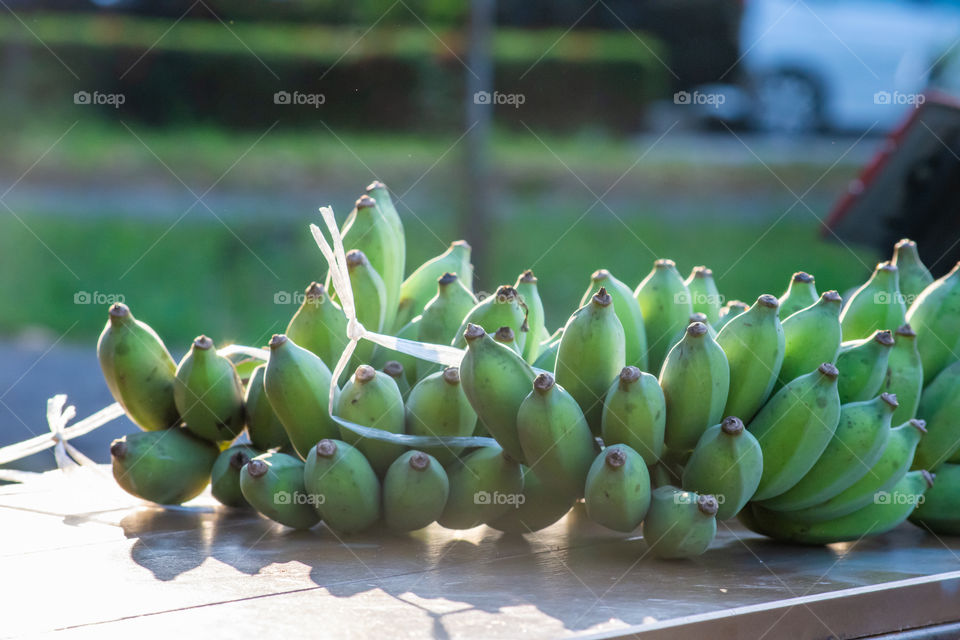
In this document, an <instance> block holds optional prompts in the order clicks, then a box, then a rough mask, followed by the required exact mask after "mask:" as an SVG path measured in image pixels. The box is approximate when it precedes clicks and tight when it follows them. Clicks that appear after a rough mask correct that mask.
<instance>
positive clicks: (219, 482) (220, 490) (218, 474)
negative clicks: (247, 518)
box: [210, 445, 263, 509]
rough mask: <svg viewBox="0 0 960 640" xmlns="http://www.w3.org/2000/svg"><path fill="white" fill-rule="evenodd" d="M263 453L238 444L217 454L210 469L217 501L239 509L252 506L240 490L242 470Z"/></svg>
mask: <svg viewBox="0 0 960 640" xmlns="http://www.w3.org/2000/svg"><path fill="white" fill-rule="evenodd" d="M261 453H263V452H262V451H257V450H256V449H254V448H253V447H248V446H246V445H237V446H234V447H230V448H229V449H225V450H224V451H223V452H222V453H221V454H220V455H219V456H217V460H216V462H214V463H213V468H212V469H210V493H212V494H213V497H214V498H216V499H217V502H219V503H220V504H222V505H225V506H228V507H236V508H238V509H240V508H244V507H249V506H250V503H248V502H247V499H246V498H244V497H243V494H242V493H241V492H240V470H241V469H242V468H243V465H245V464H247V463H248V462H250V460H252V459H253V458H256V457H257V456H259V455H260V454H261Z"/></svg>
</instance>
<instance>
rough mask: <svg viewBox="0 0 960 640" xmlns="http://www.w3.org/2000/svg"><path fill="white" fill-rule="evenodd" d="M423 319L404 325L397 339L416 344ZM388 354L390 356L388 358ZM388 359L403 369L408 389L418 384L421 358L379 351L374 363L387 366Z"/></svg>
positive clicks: (375, 355)
mask: <svg viewBox="0 0 960 640" xmlns="http://www.w3.org/2000/svg"><path fill="white" fill-rule="evenodd" d="M421 318H422V316H417V317H416V318H414V319H413V320H411V321H410V322H408V323H407V324H405V325H403V327H401V329H400V331H398V332H397V336H396V337H398V338H404V339H405V340H413V341H414V342H416V341H417V340H419V339H420V320H421ZM361 342H362V341H361ZM387 353H389V354H390V355H389V356H387V355H386V354H387ZM381 356H382V358H381ZM387 357H390V358H393V361H394V362H397V363H398V364H399V365H400V366H401V367H402V368H403V375H404V377H405V378H406V380H407V386H408V387H412V386H413V385H415V384H417V366H418V364H419V362H420V359H419V358H417V357H416V356H411V355H409V354H406V353H403V352H400V351H393V352H387V351H386V350H385V349H378V350H377V351H376V353H375V354H374V362H377V363H378V364H380V365H381V366H386V363H387V362H388V361H387V360H386V359H385V358H387ZM380 359H383V362H378V360H380ZM431 364H432V363H431ZM399 384H400V383H399V382H397V385H399Z"/></svg>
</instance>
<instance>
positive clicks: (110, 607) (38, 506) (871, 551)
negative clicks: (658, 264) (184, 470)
mask: <svg viewBox="0 0 960 640" xmlns="http://www.w3.org/2000/svg"><path fill="white" fill-rule="evenodd" d="M0 532H2V534H0V536H2V539H3V540H4V542H5V544H4V545H2V547H0V576H2V579H3V581H2V584H3V585H4V586H3V587H2V589H3V590H4V591H5V592H6V595H4V596H3V597H2V598H0V601H3V602H4V604H5V606H4V607H3V608H4V609H5V611H4V613H3V615H2V616H0V618H2V619H0V635H3V636H18V635H31V636H35V635H43V634H45V633H47V632H51V631H55V630H64V629H65V630H67V631H68V634H67V635H75V636H91V637H97V638H99V637H102V636H103V634H104V633H108V634H111V635H119V634H121V633H122V634H124V635H125V637H134V635H132V634H142V633H147V632H149V637H155V636H156V635H157V633H158V631H169V632H171V633H183V631H184V630H189V632H190V634H191V635H196V634H197V633H198V632H201V631H204V630H206V631H215V632H217V635H218V636H221V635H226V633H227V632H230V633H234V634H235V633H237V632H243V633H244V635H245V636H246V637H258V636H256V635H252V636H251V635H250V632H253V633H254V634H256V633H257V632H260V631H262V632H267V633H270V635H269V636H260V637H283V636H282V635H279V634H283V633H290V634H298V633H299V634H302V633H304V632H309V633H310V634H311V635H313V636H318V637H344V638H360V637H381V636H382V637H391V638H419V637H429V636H434V637H440V638H484V639H488V638H514V637H519V636H523V637H527V638H554V637H562V636H572V635H595V636H600V637H619V636H621V635H625V634H628V633H629V634H633V633H635V632H641V633H640V634H639V635H640V637H643V636H644V634H643V633H642V632H644V631H651V632H652V631H653V630H655V629H657V628H663V627H664V626H670V625H671V624H674V623H678V622H677V621H678V620H679V619H683V620H696V619H697V618H696V617H697V616H700V617H704V616H706V617H707V618H710V617H711V616H719V617H728V616H734V617H736V616H740V615H741V614H743V615H746V614H748V613H749V612H751V611H753V612H755V611H756V610H758V609H763V608H764V607H768V606H770V605H778V604H782V603H783V602H784V601H786V602H787V603H788V604H790V606H789V608H783V609H781V610H782V611H784V612H785V613H784V614H782V615H770V616H768V617H767V618H765V619H762V620H760V621H757V620H754V621H753V622H752V623H751V624H752V625H753V626H750V627H748V629H749V633H750V637H757V638H759V637H764V638H767V639H771V638H779V637H784V638H788V637H789V638H795V637H830V636H831V635H834V636H837V637H849V633H848V632H835V631H834V629H832V628H831V627H832V626H833V624H835V623H833V622H831V621H830V620H828V619H827V617H826V616H828V615H829V614H828V613H823V614H822V615H821V614H818V613H817V611H818V609H816V608H814V607H813V606H808V605H807V604H805V603H813V604H815V603H817V602H822V601H823V600H824V599H826V600H831V601H832V599H833V598H835V597H837V596H844V595H849V594H857V593H863V592H864V591H865V590H864V589H863V588H866V591H868V592H869V591H870V590H871V589H873V588H875V587H876V586H877V585H880V586H881V587H883V588H885V589H887V588H891V587H890V585H891V584H892V585H893V587H896V588H899V587H900V585H910V584H913V583H916V582H924V581H926V580H929V578H924V579H922V580H916V579H917V578H922V577H924V576H934V577H935V579H940V578H950V577H952V578H955V580H953V581H952V582H950V583H949V587H950V589H954V591H950V592H949V594H948V595H949V597H950V598H953V600H949V601H948V602H954V603H956V607H954V611H953V612H952V613H949V614H947V613H945V614H944V616H942V619H940V620H937V621H939V622H942V621H945V620H947V619H953V620H960V591H956V589H957V588H960V538H947V537H936V536H933V535H930V534H928V533H926V532H924V531H922V530H920V529H918V528H916V527H913V526H911V525H903V526H902V527H900V528H899V529H897V530H895V531H893V532H891V533H890V534H887V535H885V536H881V537H877V538H870V539H864V540H861V541H859V542H857V543H845V544H835V545H830V546H827V547H797V546H788V545H781V544H778V543H775V542H772V541H769V540H766V539H764V538H762V537H760V536H757V535H755V534H753V533H750V532H748V531H746V530H744V529H743V528H741V527H740V526H739V525H737V524H736V523H735V522H728V523H721V524H720V526H719V532H718V536H717V539H716V540H715V541H714V543H713V545H712V546H711V548H710V550H709V551H708V552H707V553H706V554H704V555H703V556H701V557H699V558H696V559H693V560H685V561H669V562H668V561H661V560H657V559H654V558H652V557H650V556H649V555H648V554H646V553H645V552H646V546H645V544H644V542H643V540H642V538H641V537H640V536H639V532H638V535H635V536H631V537H627V536H623V535H618V534H614V533H612V532H609V531H606V530H604V529H601V528H600V527H597V526H595V525H593V524H592V523H590V522H589V521H588V520H587V519H586V517H585V516H584V514H583V513H582V511H581V510H580V509H579V508H578V509H574V510H573V511H572V512H571V513H570V514H568V515H567V517H565V518H564V519H563V520H561V521H560V522H558V523H557V524H555V525H553V526H552V527H550V528H548V529H546V530H544V531H541V532H537V533H536V534H530V535H526V536H509V535H504V534H501V533H499V532H497V531H494V530H492V529H489V528H486V527H478V528H476V529H472V530H469V531H461V532H454V531H447V530H445V529H442V528H440V527H438V526H436V525H433V526H431V527H428V528H427V529H424V530H422V531H419V532H415V533H413V534H409V535H404V536H398V535H396V534H390V533H387V532H382V531H376V532H371V533H367V534H362V535H355V536H351V537H349V538H347V537H338V536H337V535H335V534H334V533H333V532H331V531H330V530H328V529H326V528H325V527H323V526H319V527H316V528H315V529H313V530H311V531H304V532H297V531H292V530H290V529H286V528H284V527H282V526H280V525H277V524H274V523H272V522H270V521H268V520H266V519H264V518H261V517H259V516H257V515H255V514H252V513H249V512H243V511H237V510H231V509H226V508H224V507H221V506H219V505H217V504H216V502H215V501H213V499H212V498H211V497H210V496H209V494H205V495H203V496H201V497H199V498H197V499H196V500H194V501H193V502H191V503H189V505H188V506H187V507H182V508H179V509H164V508H161V507H157V506H155V505H150V504H147V503H143V502H140V501H137V500H136V499H135V498H132V497H130V496H127V495H126V494H124V493H122V492H121V491H120V490H119V489H117V488H116V487H115V485H113V484H112V479H111V478H109V477H108V476H106V475H104V476H98V475H97V473H94V472H92V471H80V472H77V473H73V474H68V475H64V474H60V473H59V472H56V473H50V474H45V475H44V476H42V477H39V478H37V479H35V480H31V481H29V482H27V483H25V484H23V485H7V486H2V487H0ZM949 572H957V573H955V574H953V575H952V576H951V574H950V573H949ZM910 579H914V581H913V582H910ZM945 585H947V582H943V583H941V584H940V588H941V591H940V592H942V591H943V589H944V588H946V586H945ZM858 588H860V590H859V591H858V590H857V589H858ZM940 592H937V593H940ZM924 599H926V598H924ZM852 601H853V600H851V602H852ZM893 602H894V603H896V602H897V601H896V599H894V600H893ZM11 604H13V605H14V606H10V605H11ZM845 606H846V605H845ZM894 606H896V604H894ZM938 606H940V605H938ZM941 608H942V606H941ZM819 610H822V609H819ZM786 612H789V613H790V615H786ZM848 614H849V611H848ZM936 615H937V616H939V615H940V614H939V613H937V614H936ZM690 616H693V618H690ZM683 620H680V622H682V621H683ZM930 621H932V620H928V621H927V623H929V622H930ZM678 624H679V623H678ZM917 624H919V623H917ZM758 625H762V626H758ZM678 628H679V627H678ZM801 628H803V629H804V632H803V633H802V634H801V633H800V629H801ZM754 632H755V635H754ZM293 637H296V636H293ZM658 637H659V636H658ZM669 637H680V636H679V635H678V636H669ZM742 637H747V636H746V635H744V636H742Z"/></svg>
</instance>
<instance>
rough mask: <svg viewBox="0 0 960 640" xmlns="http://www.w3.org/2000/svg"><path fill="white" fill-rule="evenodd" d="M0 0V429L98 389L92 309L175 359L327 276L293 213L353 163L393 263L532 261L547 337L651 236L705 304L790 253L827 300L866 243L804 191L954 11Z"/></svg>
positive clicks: (746, 2)
mask: <svg viewBox="0 0 960 640" xmlns="http://www.w3.org/2000/svg"><path fill="white" fill-rule="evenodd" d="M2 4H3V10H0V82H2V96H0V145H2V147H0V148H2V153H0V205H2V209H0V256H2V258H0V260H2V269H0V300H2V301H3V302H2V303H0V348H2V354H3V357H2V361H0V362H2V364H0V445H4V444H9V443H11V442H16V441H19V440H22V439H25V438H28V437H30V436H32V435H35V434H38V433H41V432H43V431H44V430H45V429H46V426H45V420H44V415H45V401H46V398H47V397H49V396H51V395H52V394H54V393H67V394H68V395H69V400H70V403H72V404H75V405H76V406H77V409H78V414H79V416H80V417H83V416H86V415H88V414H90V413H92V412H93V411H95V410H97V409H99V408H100V407H102V406H105V405H106V404H109V402H110V401H111V399H110V396H109V393H108V391H107V389H106V386H105V384H104V383H103V381H102V378H101V375H100V371H99V367H98V365H97V361H96V356H95V343H96V338H97V335H98V334H99V332H100V330H101V328H102V326H103V323H104V320H105V317H106V308H107V306H108V304H109V303H110V302H113V301H115V300H123V301H125V302H126V303H127V304H129V305H130V306H131V308H132V309H133V311H134V313H135V314H136V315H137V317H138V318H140V319H143V320H145V321H147V322H148V323H150V324H151V325H152V326H153V327H154V328H155V329H156V330H157V331H158V332H159V333H160V335H161V336H163V338H164V339H165V341H166V343H167V345H168V347H169V348H170V349H171V351H172V352H173V354H174V356H175V357H179V356H180V355H182V354H183V353H184V352H185V351H186V349H187V347H188V345H189V342H190V340H191V339H192V338H193V337H194V336H196V335H198V334H200V333H206V334H208V335H210V336H211V337H213V338H214V339H215V341H216V342H217V343H218V344H223V343H227V342H230V341H236V342H239V343H243V344H249V345H263V344H265V342H266V340H267V339H268V338H269V336H270V335H271V334H272V333H274V332H278V331H282V330H283V328H284V327H285V326H286V323H287V321H288V319H289V317H290V316H291V315H292V314H293V312H294V311H295V310H296V308H295V306H293V305H291V304H289V303H288V302H284V301H289V300H290V299H291V296H284V295H278V294H282V293H284V292H295V291H299V290H302V289H303V288H304V287H305V286H306V285H307V284H309V282H310V281H311V280H313V279H320V278H322V277H323V276H324V275H325V272H326V270H325V266H324V262H323V259H322V256H321V255H320V253H319V251H318V250H317V249H316V247H315V246H314V245H313V242H312V240H311V239H310V237H309V234H308V232H307V224H308V223H309V222H315V221H317V220H318V218H319V216H318V214H317V213H316V210H317V207H319V206H321V205H326V204H329V205H332V206H333V207H334V210H335V212H336V213H337V215H338V218H339V219H341V220H342V219H343V218H344V217H345V216H346V214H347V213H348V212H349V211H350V209H351V208H352V205H353V202H354V200H355V199H356V198H357V197H358V196H359V195H360V194H361V193H362V192H363V188H364V187H365V186H366V185H367V184H368V183H369V182H370V181H371V180H373V179H375V178H376V179H380V180H383V181H384V182H386V183H387V185H388V186H389V187H390V188H391V190H392V193H393V196H394V201H395V202H396V205H397V209H398V210H399V212H400V214H401V216H402V217H403V219H404V223H405V225H406V235H407V241H408V245H409V246H408V264H407V269H408V272H409V271H411V270H413V269H414V268H415V267H416V266H417V265H419V264H420V263H421V262H423V261H424V260H426V259H427V258H429V257H431V256H434V255H436V254H438V253H441V252H442V251H443V250H444V249H445V248H446V246H447V245H448V244H449V242H450V241H452V240H455V239H457V238H460V237H464V238H466V239H467V240H468V241H469V242H470V243H471V244H472V245H473V246H474V257H475V260H474V261H475V264H476V267H477V281H476V288H477V289H478V290H486V291H492V290H493V289H494V288H495V287H496V286H497V285H498V284H502V283H512V282H513V281H514V280H515V279H516V276H517V274H518V273H520V272H521V271H522V270H523V269H526V268H532V269H534V271H535V272H536V274H537V276H538V277H539V279H540V289H541V292H542V295H543V296H544V301H545V305H546V310H547V318H548V320H547V322H548V326H549V328H550V329H551V330H553V329H555V328H556V327H557V326H560V325H561V324H563V322H565V320H566V318H567V317H568V316H569V314H570V313H571V312H572V311H573V310H574V309H575V308H576V306H577V304H578V302H579V300H580V297H581V296H582V294H583V292H584V291H585V289H586V288H587V285H588V284H589V275H590V273H591V272H592V271H593V270H594V269H597V268H600V267H606V268H609V269H610V270H611V271H612V272H613V273H614V274H615V275H616V276H617V277H619V278H620V279H622V280H624V281H626V282H628V283H629V284H631V285H636V284H637V283H638V282H639V281H640V280H641V279H642V278H643V277H644V275H645V274H646V273H647V272H648V271H649V270H650V268H651V265H652V262H653V260H654V259H655V258H658V257H669V258H673V259H674V260H676V261H677V264H678V267H679V269H680V271H681V272H682V273H683V274H684V275H686V274H687V273H689V271H690V269H691V268H692V267H693V266H695V265H699V264H706V265H708V266H710V267H711V268H712V269H713V270H714V274H715V277H716V279H717V282H718V284H719V287H720V290H721V292H722V293H723V294H724V295H725V296H726V297H727V298H728V299H736V298H740V299H744V300H747V301H752V300H754V299H755V298H756V296H757V295H759V294H761V293H766V292H769V293H773V294H776V295H779V294H781V293H782V292H783V290H784V289H785V287H786V284H787V281H788V279H789V277H790V275H791V274H792V273H793V272H794V271H797V270H801V269H802V270H807V271H810V272H811V273H813V274H814V275H815V276H816V278H817V285H818V288H819V289H820V290H821V291H823V290H827V289H831V288H834V289H838V290H840V291H841V292H843V291H844V290H846V289H848V288H850V287H852V286H855V285H857V284H859V283H861V282H862V281H863V280H864V279H866V277H867V276H868V275H869V273H870V271H871V270H872V267H873V265H874V264H875V263H876V261H877V260H878V259H881V258H882V257H883V256H885V255H886V254H887V252H886V250H884V251H880V250H879V249H878V248H876V247H867V246H860V245H856V244H853V243H851V242H848V241H846V240H844V239H842V238H840V237H837V235H836V234H834V233H832V232H830V231H829V230H825V229H824V226H823V223H824V220H825V219H826V218H827V215H828V213H829V212H830V210H831V207H832V205H833V203H834V202H836V201H837V200H838V199H839V198H840V197H841V195H842V194H844V193H845V192H846V191H847V189H848V184H849V183H850V181H851V180H852V179H853V178H855V177H856V176H857V174H858V173H859V171H860V168H861V167H862V166H863V165H864V164H865V163H866V162H867V161H868V160H869V159H870V158H871V157H872V156H873V154H874V153H875V152H876V151H877V150H878V149H881V148H882V147H883V144H884V136H885V135H886V134H887V133H889V132H890V131H891V130H893V129H894V128H895V127H896V126H897V125H898V124H899V123H900V122H901V121H902V120H903V119H904V118H905V117H906V116H907V115H908V114H909V113H910V112H911V110H915V109H916V108H917V106H918V104H920V103H922V101H923V100H924V94H923V93H922V92H924V91H926V90H928V89H930V88H939V89H943V90H947V91H949V90H951V89H952V88H953V87H954V86H956V85H957V84H958V80H960V69H958V68H957V67H956V64H955V61H954V58H955V56H954V55H953V54H954V49H955V47H956V45H957V44H958V39H960V1H957V0H832V1H830V2H828V1H826V0H742V1H741V0H629V1H628V0H596V1H595V2H593V3H590V2H589V0H587V1H582V0H581V1H577V2H574V1H573V0H552V1H547V0H524V1H523V2H519V1H501V2H494V1H493V0H473V2H459V1H456V0H395V1H393V2H392V3H391V0H383V1H381V2H372V1H369V0H360V1H357V2H352V3H341V2H333V1H331V0H299V1H298V0H252V1H250V2H242V3H237V2H225V1H223V0H195V1H193V2H191V1H190V0H154V1H153V2H143V1H138V0H90V1H87V0H33V1H31V2H25V1H22V0H7V1H6V2H4V3H2ZM931 266H932V268H933V270H934V271H935V272H941V271H943V270H945V268H946V266H947V265H946V264H939V265H938V264H934V265H931ZM132 429H133V427H132V425H131V424H130V423H129V422H126V421H125V420H118V421H116V422H115V423H112V424H111V425H110V426H108V427H105V428H103V429H101V430H100V431H98V432H96V434H91V435H89V436H85V437H83V438H80V439H78V440H77V441H75V444H77V445H78V446H79V447H80V448H81V449H82V450H84V451H86V452H87V453H88V454H90V455H92V456H93V457H94V458H95V459H97V460H101V461H105V460H106V459H107V458H108V455H107V447H106V443H107V442H109V440H110V439H111V438H112V437H114V436H116V435H120V434H122V433H125V432H127V431H130V430H132ZM52 464H53V458H52V455H51V454H50V453H49V452H47V453H44V454H40V455H36V456H33V457H32V458H30V459H27V460H23V461H20V462H19V463H15V464H14V465H13V466H16V467H20V468H33V469H37V468H49V467H50V466H51V465H52Z"/></svg>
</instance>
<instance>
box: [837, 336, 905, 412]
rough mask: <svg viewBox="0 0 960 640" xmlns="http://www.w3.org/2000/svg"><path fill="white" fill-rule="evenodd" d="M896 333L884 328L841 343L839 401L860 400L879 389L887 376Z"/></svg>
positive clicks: (870, 396) (874, 394)
mask: <svg viewBox="0 0 960 640" xmlns="http://www.w3.org/2000/svg"><path fill="white" fill-rule="evenodd" d="M892 346H893V333H892V332H890V331H888V330H886V329H884V330H882V331H877V332H875V333H874V334H873V335H872V336H870V337H869V338H866V339H864V340H854V341H852V342H844V343H841V344H840V354H839V355H838V356H837V368H838V369H840V372H841V373H840V382H839V384H838V389H839V391H840V402H842V403H843V404H847V403H848V402H861V401H863V400H868V399H870V398H873V397H874V396H876V395H877V393H879V392H880V388H881V387H882V386H883V381H884V379H885V378H886V375H887V364H888V362H889V359H890V351H891V347H892Z"/></svg>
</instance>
